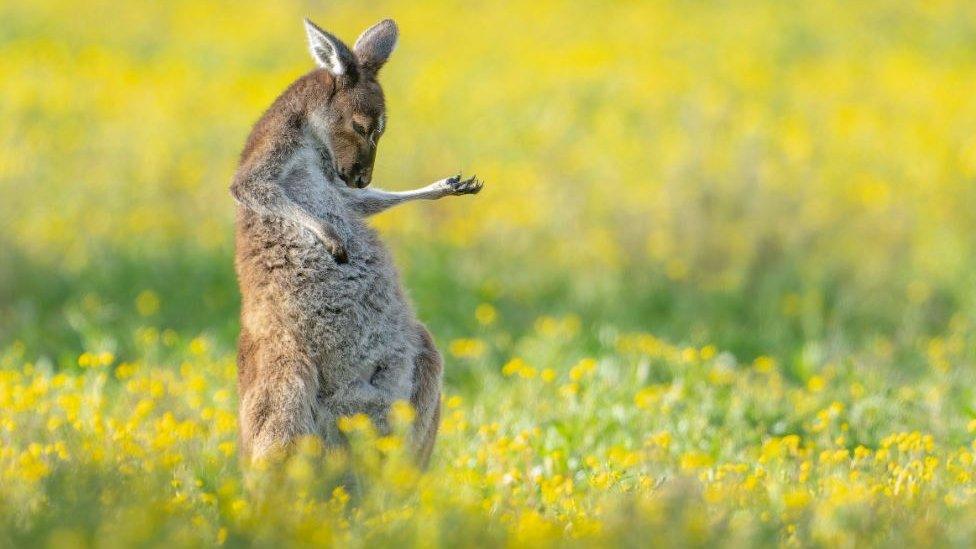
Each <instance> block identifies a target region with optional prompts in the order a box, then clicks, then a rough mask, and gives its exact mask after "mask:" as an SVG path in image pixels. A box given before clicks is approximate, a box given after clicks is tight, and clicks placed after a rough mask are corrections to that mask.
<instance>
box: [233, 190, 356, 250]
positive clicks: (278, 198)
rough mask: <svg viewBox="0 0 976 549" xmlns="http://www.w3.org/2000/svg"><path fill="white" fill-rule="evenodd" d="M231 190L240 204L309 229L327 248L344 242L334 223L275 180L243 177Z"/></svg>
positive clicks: (338, 246) (334, 247) (339, 245)
mask: <svg viewBox="0 0 976 549" xmlns="http://www.w3.org/2000/svg"><path fill="white" fill-rule="evenodd" d="M230 190H231V194H233V195H234V198H235V199H236V200H237V201H238V202H239V203H240V204H242V205H244V206H245V207H247V208H250V209H252V210H254V211H255V212H257V213H259V214H261V215H267V216H276V217H281V218H283V219H286V220H288V221H290V222H292V223H296V224H298V225H299V226H300V227H303V228H305V229H308V230H309V231H311V232H312V234H314V235H315V236H316V237H318V238H319V240H321V241H322V242H324V243H325V244H327V245H328V246H329V248H330V250H337V249H340V248H342V246H343V244H344V240H345V239H344V238H343V236H342V234H341V231H340V230H339V228H337V227H336V226H335V223H332V222H329V221H327V220H324V219H320V218H319V217H317V216H315V215H313V214H312V213H311V212H309V211H308V210H307V209H306V208H305V207H304V206H302V205H301V204H299V203H298V202H296V201H295V200H293V199H292V198H291V197H290V196H288V193H287V192H285V189H284V188H283V187H282V186H281V185H279V184H277V183H274V182H269V181H264V180H257V179H244V180H239V181H235V182H234V184H233V185H231V188H230Z"/></svg>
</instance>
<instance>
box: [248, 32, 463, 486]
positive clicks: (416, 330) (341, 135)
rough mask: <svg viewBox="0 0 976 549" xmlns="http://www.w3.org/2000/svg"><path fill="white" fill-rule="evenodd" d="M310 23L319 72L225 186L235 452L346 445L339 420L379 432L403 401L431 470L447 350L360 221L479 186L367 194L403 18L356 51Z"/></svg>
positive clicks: (253, 455) (265, 119) (293, 95)
mask: <svg viewBox="0 0 976 549" xmlns="http://www.w3.org/2000/svg"><path fill="white" fill-rule="evenodd" d="M305 30H306V32H307V34H308V41H309V48H310V50H311V53H312V56H313V57H314V59H315V61H316V62H317V64H318V66H319V68H317V69H315V70H313V71H312V72H310V73H308V74H306V75H305V76H302V77H301V78H299V79H298V80H297V81H295V82H294V83H293V84H292V85H291V86H289V88H288V89H287V90H286V91H285V92H284V93H283V94H281V96H280V97H278V99H277V100H275V102H274V103H273V104H272V105H271V107H270V108H269V109H268V110H267V112H265V113H264V115H263V116H262V117H261V119H260V120H259V121H258V122H257V124H255V126H254V129H253V130H252V131H251V134H250V136H249V137H248V140H247V144H246V145H245V147H244V151H243V153H241V160H240V165H239V167H238V169H237V173H236V174H235V176H234V181H233V184H232V185H231V187H230V191H231V194H233V196H234V198H235V200H236V201H237V203H238V207H237V231H236V257H235V266H236V270H237V278H238V283H239V285H240V289H241V297H242V303H241V333H240V339H239V341H238V359H237V367H238V390H239V396H240V408H239V421H240V443H241V452H242V455H243V456H244V457H245V458H247V459H257V458H260V457H262V456H266V455H267V454H268V453H269V452H271V451H273V450H275V449H278V448H284V447H286V446H287V445H288V443H289V442H290V441H292V440H293V439H295V438H296V437H300V436H304V435H318V436H320V437H322V438H323V439H324V440H325V442H326V443H327V444H338V443H341V441H342V436H341V434H340V433H339V431H338V429H337V427H336V420H337V419H338V418H339V417H341V416H343V415H350V414H355V413H365V414H367V415H368V416H369V417H370V418H371V419H372V420H373V422H374V423H375V424H376V425H377V426H378V427H379V429H380V430H381V431H385V430H387V429H388V427H387V426H386V421H387V413H388V411H389V408H390V405H391V404H392V403H393V402H395V401H397V400H404V401H409V402H410V403H411V404H412V405H413V407H414V409H415V410H416V412H417V413H416V417H415V420H414V426H413V449H414V452H415V455H416V459H417V462H418V464H419V465H420V466H421V467H424V466H426V464H427V462H428V461H429V459H430V454H431V450H432V449H433V444H434V439H435V438H436V436H437V428H438V424H439V418H440V386H441V370H442V362H441V356H440V353H438V351H437V348H436V347H435V346H434V341H433V339H432V338H431V335H430V332H428V331H427V329H426V328H425V327H424V325H423V324H421V323H420V321H419V320H417V317H416V314H415V313H414V312H413V310H412V308H411V305H410V303H409V301H408V300H407V298H406V296H404V294H403V290H402V289H401V287H400V281H399V275H398V273H397V271H396V268H395V267H394V266H393V262H392V259H391V257H390V254H389V252H388V251H387V249H386V247H385V246H384V245H383V243H382V242H381V241H380V238H379V236H378V235H377V234H376V232H374V231H373V230H372V229H370V228H369V227H368V226H367V225H366V223H365V218H367V217H369V216H371V215H373V214H376V213H379V212H381V211H383V210H386V209H387V208H390V207H391V206H395V205H397V204H400V203H403V202H407V201H410V200H416V199H428V200H434V199H438V198H441V197H444V196H448V195H461V194H474V193H477V192H478V191H480V190H481V186H482V184H481V182H480V181H478V180H477V179H474V178H471V179H467V180H462V179H461V177H460V176H456V177H452V178H448V179H442V180H440V181H437V182H435V183H432V184H430V185H427V186H426V187H423V188H420V189H416V190H412V191H406V192H387V191H382V190H379V189H366V188H365V187H366V186H367V185H369V183H370V179H371V176H372V171H373V160H374V158H375V155H376V144H377V141H378V140H379V138H380V136H381V135H382V134H383V130H384V128H385V126H386V113H385V107H384V100H383V90H382V88H381V87H380V85H379V83H378V82H377V80H376V75H377V72H378V71H379V69H380V68H381V67H382V66H383V64H384V63H385V62H386V60H387V58H388V57H389V55H390V53H391V52H392V51H393V48H394V46H395V45H396V41H397V27H396V24H395V23H394V22H393V21H391V20H385V21H381V22H380V23H377V24H376V25H374V26H372V27H370V28H369V29H367V30H366V31H365V32H363V34H362V35H361V36H360V37H359V39H358V40H356V44H355V46H353V48H352V50H350V49H349V48H348V47H347V46H346V45H345V44H343V43H342V42H341V41H339V40H338V39H337V38H336V37H335V36H333V35H331V34H329V33H328V32H326V31H324V30H322V29H321V28H319V27H318V26H316V25H315V24H313V23H312V22H311V21H308V20H306V21H305Z"/></svg>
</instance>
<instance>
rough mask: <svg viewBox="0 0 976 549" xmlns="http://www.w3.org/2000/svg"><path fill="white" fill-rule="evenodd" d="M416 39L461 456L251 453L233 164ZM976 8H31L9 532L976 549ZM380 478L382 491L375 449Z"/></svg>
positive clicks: (408, 156) (290, 2) (1, 336)
mask: <svg viewBox="0 0 976 549" xmlns="http://www.w3.org/2000/svg"><path fill="white" fill-rule="evenodd" d="M306 15H307V16H310V17H312V18H313V19H315V20H316V21H317V22H319V23H320V24H321V25H322V26H323V27H325V28H327V29H329V30H332V31H333V32H335V33H336V34H338V35H339V36H341V37H342V38H344V39H346V40H347V41H350V42H351V41H352V40H354V39H355V37H356V36H357V35H358V33H359V32H360V31H361V30H362V29H364V28H366V27H367V26H368V25H370V24H372V23H374V22H375V21H377V20H379V19H381V18H383V17H393V18H395V19H396V20H397V22H398V24H399V26H400V31H401V41H400V44H399V46H398V48H397V50H396V51H395V52H394V54H393V56H392V58H391V60H390V62H389V64H388V65H387V66H386V67H385V68H384V69H383V72H382V74H381V81H382V82H383V84H384V88H385V90H386V95H387V103H388V108H389V123H388V130H387V133H386V135H385V136H384V138H383V141H382V142H381V143H380V148H379V152H378V157H377V164H376V170H375V174H374V184H375V185H377V186H380V187H383V188H388V189H394V190H401V189H407V188H412V187H416V186H419V185H422V184H426V183H428V182H430V181H433V180H435V179H439V178H442V177H446V176H449V175H452V174H454V173H456V172H458V171H460V170H463V171H464V172H465V173H477V174H478V176H479V177H480V178H482V179H483V180H485V181H486V187H485V190H484V191H482V193H481V194H479V195H478V196H476V197H473V198H471V197H461V198H457V199H449V200H445V201H441V202H437V203H423V204H411V205H408V206H404V207H402V208H398V209H395V210H393V211H390V212H388V213H384V214H382V215H380V216H378V217H376V218H375V220H374V225H375V226H376V227H377V228H378V229H379V230H380V231H381V233H382V234H383V235H384V237H385V238H386V239H387V241H388V242H389V244H390V247H391V249H392V250H393V252H394V254H395V256H396V258H397V263H398V265H399V266H400V268H401V271H402V274H403V276H404V280H405V284H406V286H407V288H408V289H409V293H410V295H411V297H412V299H413V301H414V303H415V304H416V308H417V310H418V313H419V316H420V318H421V319H422V320H423V321H424V322H425V323H427V324H428V326H429V327H430V328H431V331H432V332H433V334H434V336H435V338H436V340H437V342H438V344H439V346H440V348H441V349H442V351H443V353H444V355H445V358H446V367H445V395H444V410H445V412H444V421H443V425H442V429H441V437H440V439H439V442H438V445H437V448H436V450H435V453H434V459H433V464H432V467H431V469H430V470H429V471H427V472H424V473H420V472H418V471H416V470H414V469H413V468H412V467H410V465H409V463H408V461H407V460H406V459H405V458H404V456H403V451H404V448H403V447H404V444H405V442H404V439H403V437H402V436H401V435H402V433H403V429H402V428H405V427H404V426H405V425H406V424H407V423H408V421H409V419H410V416H411V411H410V410H409V409H408V408H407V407H402V406H400V407H397V408H396V409H395V410H394V416H395V417H394V420H395V421H396V422H397V424H398V425H400V426H401V427H402V428H401V430H400V431H398V433H399V434H396V435H393V436H388V437H378V436H376V435H375V433H373V432H372V429H371V427H370V425H369V424H368V421H366V420H364V418H362V417H351V418H346V419H344V420H343V422H342V424H341V428H342V429H343V431H345V432H346V433H348V435H349V436H350V438H351V439H353V441H354V443H353V447H352V449H351V450H350V451H349V452H348V453H336V452H334V451H332V450H326V449H323V448H321V447H320V445H318V444H317V442H316V441H315V440H304V441H302V442H301V443H300V445H299V446H300V448H299V451H298V452H297V453H296V454H295V455H294V456H292V457H291V458H290V459H289V460H288V461H287V462H286V463H282V464H279V465H278V466H276V467H267V468H265V469H263V470H254V471H242V470H241V467H240V466H239V464H238V462H237V457H236V456H237V447H236V445H237V441H236V415H235V411H236V392H235V385H236V369H235V353H236V349H235V344H236V341H235V338H236V334H237V328H238V319H237V313H238V294H237V288H236V281H235V278H234V272H233V264H232V262H233V215H234V204H233V200H232V199H231V197H230V195H229V193H228V190H227V189H228V185H229V183H230V178H231V175H232V173H233V171H234V169H235V166H236V161H237V155H238V154H239V152H240V149H241V147H242V146H243V141H244V138H245V137H246V135H247V132H248V131H249V129H250V125H251V124H252V123H253V122H254V121H255V120H256V119H257V117H258V116H259V115H260V113H261V112H262V111H263V109H265V108H266V107H267V106H268V105H269V104H270V103H271V101H272V100H273V99H274V97H275V96H276V95H277V94H278V93H279V92H280V91H281V90H283V89H284V87H285V86H286V85H287V84H288V83H290V82H291V81H292V80H293V79H295V78H296V77H298V76H299V75H301V74H303V73H304V72H305V71H307V70H310V69H311V67H312V61H311V59H310V58H309V56H308V53H307V50H306V48H305V43H304V39H305V38H304V31H303V29H302V26H301V18H302V17H304V16H306ZM974 67H976V5H974V4H972V3H971V2H968V1H965V0H939V1H931V2H908V1H905V2H891V1H882V0H866V1H863V2H842V1H839V0H824V1H817V2H805V3H790V2H780V1H776V0H740V1H736V2H730V1H714V2H711V1H708V2H706V1H693V0H661V1H646V2H638V1H620V2H612V3H606V2H595V1H592V0H581V1H578V2H556V1H550V0H541V1H538V2H533V3H531V5H530V4H528V3H524V2H507V1H505V2H491V3H484V4H478V5H470V4H468V3H464V2H457V1H447V0H432V1H426V0H425V1H418V2H409V3H405V2H371V3H368V4H367V3H362V2H353V1H351V0H342V1H338V2H329V3H318V2H300V1H294V0H287V1H279V2H258V1H255V0H244V1H239V2H217V1H195V2H191V1H188V0H174V1H171V2H159V3H157V2H130V3H117V2H108V1H105V0H90V1H88V2H85V5H84V6H79V5H77V4H76V3H69V2H65V1H60V0H39V1H35V2H7V3H3V4H2V5H0V120H2V121H3V122H2V123H0V545H2V546H49V547H68V546H70V547H78V546H98V547H110V546H130V545H142V546H146V545H149V546H157V545H164V544H165V545H167V546H169V545H175V546H212V545H227V546H271V545H279V544H282V545H289V546H291V545H294V546H307V545H344V546H354V547H373V546H386V545H395V546H404V545H413V546H425V547H426V546H511V547H523V546H531V547H536V546H621V545H622V546H671V545H681V546H685V545H690V546H734V547H739V546H750V545H761V546H766V545H798V546H814V547H816V546H831V547H833V546H842V547H853V546H862V545H872V546H873V545H898V546H902V545H907V546H933V545H934V546H961V547H971V546H973V545H974V544H976V317H974V313H976V275H974V273H976V253H974V251H976V131H974V128H976V101H974V99H973V93H972V92H973V90H976V70H974ZM350 469H352V470H354V472H355V475H356V476H357V480H356V481H355V482H349V471H350Z"/></svg>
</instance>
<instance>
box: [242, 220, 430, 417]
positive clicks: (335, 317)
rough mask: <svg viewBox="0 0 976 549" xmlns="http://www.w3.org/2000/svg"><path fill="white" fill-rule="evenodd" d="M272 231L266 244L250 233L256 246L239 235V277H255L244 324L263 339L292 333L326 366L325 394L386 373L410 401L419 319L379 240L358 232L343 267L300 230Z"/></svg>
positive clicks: (297, 346) (246, 288) (246, 295)
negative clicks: (242, 243) (245, 242)
mask: <svg viewBox="0 0 976 549" xmlns="http://www.w3.org/2000/svg"><path fill="white" fill-rule="evenodd" d="M265 229H266V230H265V231H264V232H266V233H268V234H267V236H268V238H266V239H264V240H263V242H262V241H261V240H260V239H255V238H253V237H249V238H247V241H248V243H249V245H253V246H256V249H252V248H249V247H244V248H242V247H241V246H240V240H241V239H239V247H238V248H239V249H238V275H239V277H241V278H242V280H243V279H245V278H246V279H249V280H250V281H251V283H250V284H247V285H245V284H242V285H241V287H242V294H243V295H242V298H243V309H242V325H243V328H244V329H245V330H246V331H247V332H248V333H249V334H251V337H252V338H254V339H257V340H260V339H261V334H264V335H265V337H268V338H288V339H289V340H290V345H288V347H289V348H292V349H294V351H295V352H296V353H300V354H301V355H303V357H305V358H306V359H307V360H308V361H309V362H310V363H311V364H314V365H315V366H316V367H317V368H318V370H319V372H320V374H321V381H322V385H323V387H322V388H323V390H324V392H325V393H330V392H332V391H334V390H336V389H337V388H339V387H342V386H344V385H347V384H349V383H353V382H355V381H357V380H365V381H369V380H370V379H371V377H372V376H374V375H375V374H376V373H377V371H379V370H383V371H384V374H385V375H384V379H385V380H386V381H387V383H386V384H385V387H384V389H385V390H386V391H387V392H389V393H390V396H391V398H394V399H396V398H408V397H409V393H410V381H409V380H410V376H411V373H412V364H413V359H414V356H415V355H416V354H417V352H418V351H417V349H416V348H415V347H416V337H415V335H414V334H413V326H415V324H416V319H415V317H414V315H413V312H412V310H411V307H410V305H409V303H408V302H407V300H406V298H405V296H404V295H403V292H402V290H401V288H400V284H399V275H398V273H397V272H396V269H395V268H394V267H393V264H392V260H391V258H390V255H389V253H388V252H387V250H386V249H385V248H384V247H383V245H382V243H381V242H380V241H379V239H378V237H377V236H376V235H375V234H374V233H373V232H372V231H371V230H370V229H368V228H365V227H363V228H362V229H361V230H359V231H357V232H356V234H354V235H352V237H351V238H350V241H349V243H348V252H349V260H348V263H345V264H341V265H340V264H337V263H336V262H335V261H334V260H333V259H332V257H331V255H329V253H328V252H327V251H326V250H325V249H324V247H323V246H321V244H319V243H318V241H317V240H315V239H314V238H313V237H312V236H311V235H309V234H307V233H305V232H304V231H301V230H300V229H297V228H292V227H290V226H281V227H280V228H278V227H275V226H273V225H272V226H271V227H265ZM268 229H270V230H268ZM275 229H278V230H275ZM398 371H399V373H398Z"/></svg>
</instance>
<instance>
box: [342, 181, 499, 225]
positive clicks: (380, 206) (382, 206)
mask: <svg viewBox="0 0 976 549" xmlns="http://www.w3.org/2000/svg"><path fill="white" fill-rule="evenodd" d="M482 186H483V183H482V182H481V181H479V180H478V179H477V178H475V177H472V178H469V179H464V180H462V179H461V176H460V175H456V176H454V177H449V178H447V179H441V180H440V181H435V182H434V183H431V184H430V185H427V186H426V187H421V188H419V189H414V190H412V191H401V192H391V191H384V190H382V189H369V188H367V189H350V188H344V189H343V197H344V198H345V201H346V204H347V205H348V206H349V207H350V208H351V209H352V210H353V211H355V212H356V213H358V214H359V215H361V216H363V217H368V216H371V215H374V214H378V213H380V212H382V211H383V210H386V209H388V208H391V207H393V206H396V205H397V204H402V203H404V202H409V201H411V200H437V199H438V198H443V197H445V196H452V195H461V194H477V193H478V192H479V191H480V190H481V187H482Z"/></svg>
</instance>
